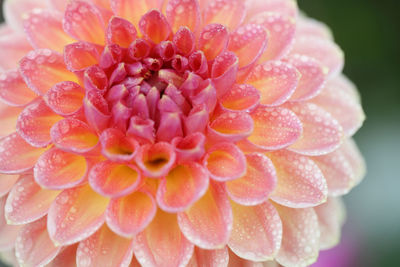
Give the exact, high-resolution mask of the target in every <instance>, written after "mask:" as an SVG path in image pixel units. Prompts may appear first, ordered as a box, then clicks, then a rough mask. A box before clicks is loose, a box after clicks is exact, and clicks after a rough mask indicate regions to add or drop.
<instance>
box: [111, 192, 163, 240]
mask: <svg viewBox="0 0 400 267" xmlns="http://www.w3.org/2000/svg"><path fill="white" fill-rule="evenodd" d="M156 211H157V204H156V202H155V200H154V199H153V197H152V195H151V194H149V193H147V192H142V191H136V192H134V193H132V194H130V195H127V196H124V197H121V198H114V199H111V201H110V204H109V205H108V207H107V211H106V221H107V225H108V226H109V227H110V228H111V229H112V230H113V231H114V232H115V233H118V234H119V235H121V236H125V237H133V236H135V235H136V234H138V233H140V232H141V231H143V230H144V229H145V228H146V227H147V226H148V225H149V223H150V222H151V221H152V220H153V218H154V216H155V214H156Z"/></svg>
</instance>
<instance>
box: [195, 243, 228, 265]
mask: <svg viewBox="0 0 400 267" xmlns="http://www.w3.org/2000/svg"><path fill="white" fill-rule="evenodd" d="M228 262H229V254H228V249H227V248H222V249H213V250H208V249H201V248H199V247H195V248H194V253H193V256H192V259H191V260H190V262H189V264H188V266H189V267H202V266H207V267H228Z"/></svg>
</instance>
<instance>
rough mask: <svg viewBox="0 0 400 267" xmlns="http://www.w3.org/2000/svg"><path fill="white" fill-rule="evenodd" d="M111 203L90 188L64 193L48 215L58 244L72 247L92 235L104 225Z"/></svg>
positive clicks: (87, 186)
mask: <svg viewBox="0 0 400 267" xmlns="http://www.w3.org/2000/svg"><path fill="white" fill-rule="evenodd" d="M108 202H109V200H108V199H107V198H105V197H102V196H101V195H99V194H97V193H96V192H94V191H93V190H92V189H91V188H90V186H89V185H85V186H81V187H75V188H72V189H67V190H64V191H63V192H61V194H59V195H58V196H57V198H56V199H55V201H54V202H53V203H52V205H51V207H50V210H49V213H48V216H47V228H48V231H49V234H50V237H51V239H52V240H53V242H54V244H56V245H69V244H73V243H76V242H78V241H81V240H83V239H86V238H87V237H89V236H90V235H92V234H93V233H94V232H95V231H96V230H97V229H99V228H100V227H101V225H102V224H103V223H104V211H105V210H106V207H107V205H108Z"/></svg>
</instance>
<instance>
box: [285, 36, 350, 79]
mask: <svg viewBox="0 0 400 267" xmlns="http://www.w3.org/2000/svg"><path fill="white" fill-rule="evenodd" d="M291 53H292V54H301V55H306V56H310V57H313V58H315V59H317V60H318V61H319V62H321V64H322V66H324V67H325V68H327V69H328V78H331V77H334V76H335V75H337V74H338V73H340V72H341V71H342V69H343V65H344V55H343V52H342V50H340V48H339V47H338V46H337V45H336V44H335V43H334V42H333V41H332V40H327V39H322V38H319V37H314V36H303V37H301V38H297V39H296V41H295V43H294V46H293V49H292V50H291Z"/></svg>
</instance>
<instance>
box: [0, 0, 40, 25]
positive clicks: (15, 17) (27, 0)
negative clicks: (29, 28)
mask: <svg viewBox="0 0 400 267" xmlns="http://www.w3.org/2000/svg"><path fill="white" fill-rule="evenodd" d="M44 7H46V0H13V1H9V0H7V1H4V4H3V12H4V13H3V14H4V16H5V20H6V22H7V25H10V26H11V27H12V28H13V29H14V30H15V31H17V32H18V31H22V30H23V23H22V22H23V18H24V16H25V15H26V14H27V12H29V11H31V10H33V9H35V8H44Z"/></svg>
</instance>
